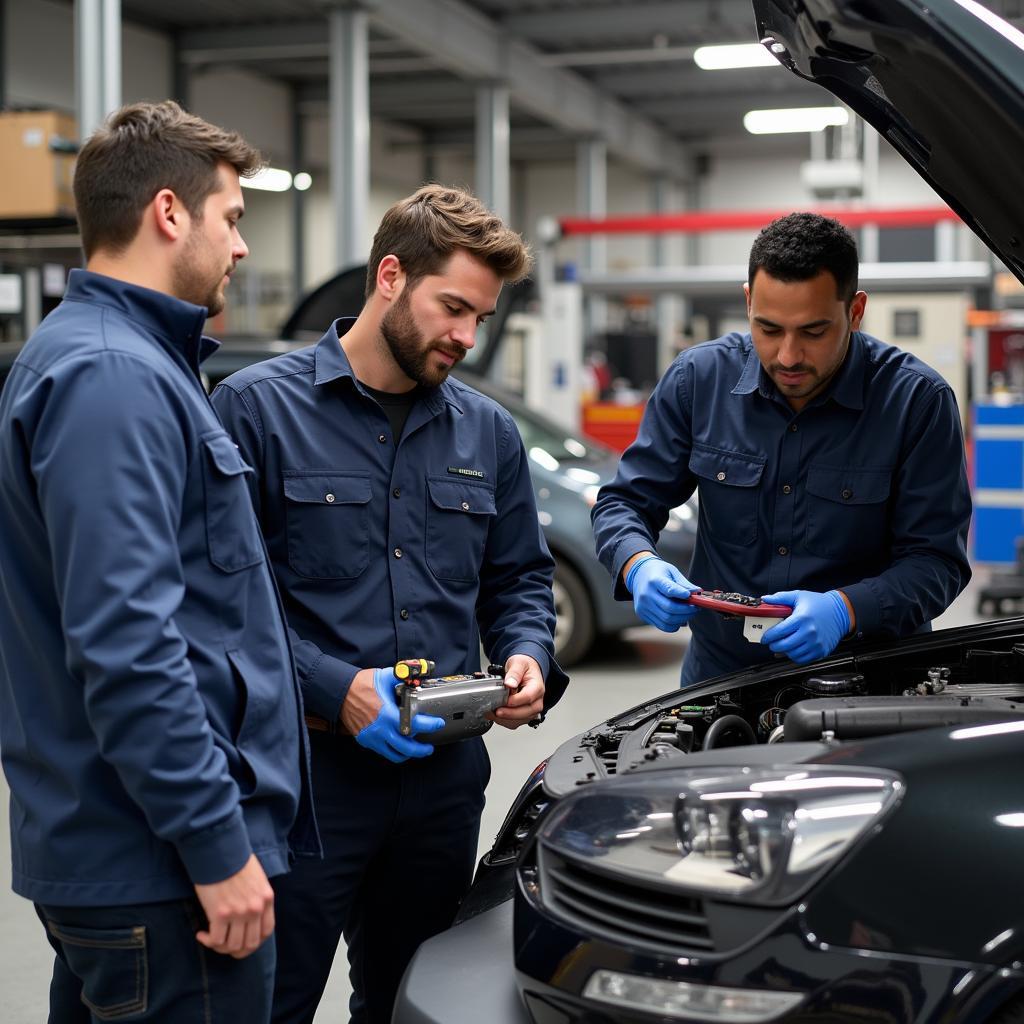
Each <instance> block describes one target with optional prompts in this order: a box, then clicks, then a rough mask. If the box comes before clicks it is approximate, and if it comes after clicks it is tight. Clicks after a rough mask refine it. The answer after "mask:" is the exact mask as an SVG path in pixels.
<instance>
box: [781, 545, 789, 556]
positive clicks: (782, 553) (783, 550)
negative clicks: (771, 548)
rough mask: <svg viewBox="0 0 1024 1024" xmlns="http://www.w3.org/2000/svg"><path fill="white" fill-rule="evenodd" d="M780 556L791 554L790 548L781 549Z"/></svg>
mask: <svg viewBox="0 0 1024 1024" xmlns="http://www.w3.org/2000/svg"><path fill="white" fill-rule="evenodd" d="M779 554H780V555H788V554H789V548H787V547H781V548H779Z"/></svg>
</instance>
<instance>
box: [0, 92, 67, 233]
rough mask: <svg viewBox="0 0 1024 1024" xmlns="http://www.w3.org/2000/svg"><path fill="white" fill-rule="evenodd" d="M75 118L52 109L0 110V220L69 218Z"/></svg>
mask: <svg viewBox="0 0 1024 1024" xmlns="http://www.w3.org/2000/svg"><path fill="white" fill-rule="evenodd" d="M77 139H78V132H77V129H76V127H75V119H74V118H73V117H71V116H69V115H67V114H60V113H58V112H57V111H54V110H42V111H34V112H28V111H4V112H0V220H27V219H34V218H39V219H45V218H53V217H73V216H74V214H75V201H74V196H73V195H72V192H71V178H72V175H73V173H74V168H75V155H74V153H67V152H56V151H55V150H54V148H53V144H54V143H56V144H57V145H58V146H60V145H61V144H63V146H64V147H65V148H66V147H67V145H68V144H69V143H74V142H75V141H76V140H77Z"/></svg>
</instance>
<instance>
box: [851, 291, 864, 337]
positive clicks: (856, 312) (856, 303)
mask: <svg viewBox="0 0 1024 1024" xmlns="http://www.w3.org/2000/svg"><path fill="white" fill-rule="evenodd" d="M867 304H868V293H867V292H857V294H856V295H854V297H853V298H852V299H851V300H850V330H851V331H859V330H860V322H861V320H863V319H864V310H865V308H866V307H867Z"/></svg>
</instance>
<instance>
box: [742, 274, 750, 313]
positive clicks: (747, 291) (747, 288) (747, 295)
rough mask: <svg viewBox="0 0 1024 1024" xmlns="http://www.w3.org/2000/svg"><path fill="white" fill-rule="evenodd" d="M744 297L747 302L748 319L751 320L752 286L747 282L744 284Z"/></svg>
mask: <svg viewBox="0 0 1024 1024" xmlns="http://www.w3.org/2000/svg"><path fill="white" fill-rule="evenodd" d="M743 295H744V297H745V298H746V300H747V317H748V318H749V317H750V285H749V284H748V283H747V282H746V281H744V282H743Z"/></svg>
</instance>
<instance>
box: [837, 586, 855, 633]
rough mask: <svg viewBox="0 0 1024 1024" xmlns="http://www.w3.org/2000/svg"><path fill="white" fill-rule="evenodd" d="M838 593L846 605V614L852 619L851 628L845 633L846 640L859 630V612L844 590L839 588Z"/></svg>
mask: <svg viewBox="0 0 1024 1024" xmlns="http://www.w3.org/2000/svg"><path fill="white" fill-rule="evenodd" d="M836 593H837V594H838V595H839V597H840V599H841V600H842V602H843V604H844V605H845V606H846V616H847V618H848V619H849V620H850V628H849V629H848V630H847V631H846V632H845V633H844V634H843V639H844V640H846V639H847V638H848V637H851V636H853V634H854V633H856V632H857V613H856V612H855V611H854V610H853V604H852V603H851V601H850V599H849V598H848V597H847V596H846V594H845V593H843V591H841V590H837V591H836Z"/></svg>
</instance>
